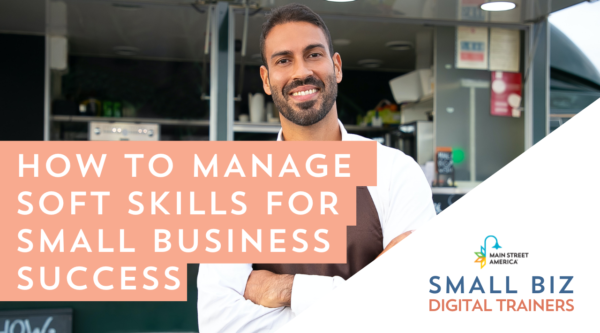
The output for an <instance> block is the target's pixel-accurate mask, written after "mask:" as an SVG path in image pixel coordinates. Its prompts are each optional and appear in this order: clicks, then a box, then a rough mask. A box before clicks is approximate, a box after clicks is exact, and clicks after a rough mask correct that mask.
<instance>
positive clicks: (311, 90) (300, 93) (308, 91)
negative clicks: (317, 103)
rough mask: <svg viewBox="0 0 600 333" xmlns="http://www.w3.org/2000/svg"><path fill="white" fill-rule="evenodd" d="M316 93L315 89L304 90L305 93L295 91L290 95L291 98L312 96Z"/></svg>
mask: <svg viewBox="0 0 600 333" xmlns="http://www.w3.org/2000/svg"><path fill="white" fill-rule="evenodd" d="M316 92H317V89H309V90H305V91H296V92H295V93H293V94H292V96H304V95H309V94H314V93H316Z"/></svg>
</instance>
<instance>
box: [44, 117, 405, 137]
mask: <svg viewBox="0 0 600 333" xmlns="http://www.w3.org/2000/svg"><path fill="white" fill-rule="evenodd" d="M51 119H52V121H56V122H80V123H89V122H91V121H102V122H125V123H146V124H160V125H170V126H195V127H208V126H209V125H210V121H209V120H179V119H164V118H129V117H120V118H115V117H94V116H65V115H53V116H52V117H51ZM344 127H345V128H346V130H347V131H348V132H354V133H356V132H389V131H391V130H394V129H397V127H396V126H394V127H387V128H386V127H369V126H357V125H344ZM280 129H281V125H280V124H279V123H242V122H239V121H236V122H234V123H233V131H234V132H240V133H273V134H277V133H279V130H280Z"/></svg>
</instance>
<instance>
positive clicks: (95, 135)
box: [88, 121, 160, 141]
mask: <svg viewBox="0 0 600 333" xmlns="http://www.w3.org/2000/svg"><path fill="white" fill-rule="evenodd" d="M88 139H89V140H90V141H158V140H160V126H159V125H158V124H145V123H123V122H104V121H91V122H90V123H89V128H88Z"/></svg>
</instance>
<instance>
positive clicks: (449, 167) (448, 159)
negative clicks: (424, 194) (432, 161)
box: [437, 151, 454, 175]
mask: <svg viewBox="0 0 600 333" xmlns="http://www.w3.org/2000/svg"><path fill="white" fill-rule="evenodd" d="M437 172H438V174H439V175H452V174H454V163H453V162H452V152H450V151H438V152H437Z"/></svg>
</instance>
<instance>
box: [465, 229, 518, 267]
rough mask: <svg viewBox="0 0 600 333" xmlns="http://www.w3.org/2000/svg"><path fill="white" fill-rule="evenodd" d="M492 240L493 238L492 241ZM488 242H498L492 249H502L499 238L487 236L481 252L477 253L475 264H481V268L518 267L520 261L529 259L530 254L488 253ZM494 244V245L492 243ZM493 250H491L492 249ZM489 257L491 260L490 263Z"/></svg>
mask: <svg viewBox="0 0 600 333" xmlns="http://www.w3.org/2000/svg"><path fill="white" fill-rule="evenodd" d="M490 238H493V240H492V239H490ZM488 240H489V241H490V242H494V241H495V242H496V244H495V245H494V246H492V249H495V250H499V249H501V248H502V246H500V244H498V238H496V236H493V235H489V236H487V237H486V238H485V239H484V240H483V246H481V252H475V255H476V256H477V259H476V260H475V263H479V264H480V265H481V268H483V267H485V265H487V264H490V265H518V264H519V260H523V259H527V258H529V252H500V251H490V252H488V250H487V249H488V247H487V246H488ZM491 244H493V243H491ZM490 250H491V249H490ZM488 257H489V258H490V260H489V262H488Z"/></svg>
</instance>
